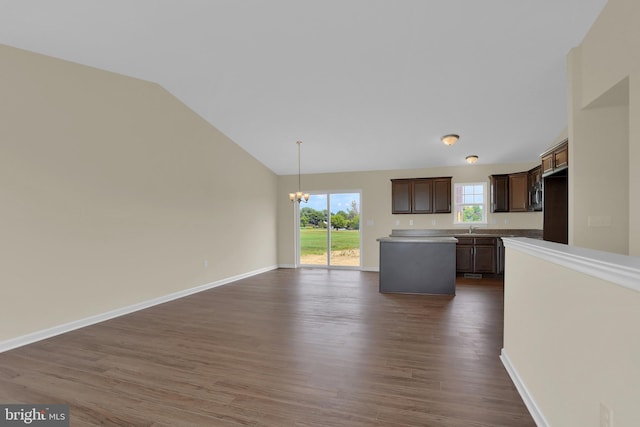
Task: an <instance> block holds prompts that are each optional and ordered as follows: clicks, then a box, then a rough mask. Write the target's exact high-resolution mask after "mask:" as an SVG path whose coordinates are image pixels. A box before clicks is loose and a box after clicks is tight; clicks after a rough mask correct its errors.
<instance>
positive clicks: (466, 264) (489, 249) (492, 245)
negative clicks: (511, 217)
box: [456, 237, 504, 274]
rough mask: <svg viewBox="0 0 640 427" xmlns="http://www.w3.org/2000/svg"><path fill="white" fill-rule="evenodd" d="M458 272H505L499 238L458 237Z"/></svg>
mask: <svg viewBox="0 0 640 427" xmlns="http://www.w3.org/2000/svg"><path fill="white" fill-rule="evenodd" d="M457 239H458V244H457V245H456V272H457V273H485V274H499V273H502V272H503V270H504V269H503V266H502V262H501V260H502V255H501V248H502V245H501V243H502V241H501V240H500V238H499V237H457Z"/></svg>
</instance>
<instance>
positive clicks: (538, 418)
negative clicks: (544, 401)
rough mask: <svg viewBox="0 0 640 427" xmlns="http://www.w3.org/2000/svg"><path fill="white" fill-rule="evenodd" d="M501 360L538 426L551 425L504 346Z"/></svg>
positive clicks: (547, 426)
mask: <svg viewBox="0 0 640 427" xmlns="http://www.w3.org/2000/svg"><path fill="white" fill-rule="evenodd" d="M500 360H501V361H502V364H503V365H504V367H505V369H506V370H507V372H508V373H509V376H510V377H511V381H513V384H514V385H515V386H516V389H517V390H518V393H520V397H522V400H523V402H524V404H525V405H526V407H527V409H528V410H529V413H530V414H531V417H532V418H533V421H535V423H536V425H537V426H538V427H549V423H548V422H547V420H546V419H545V418H544V415H543V414H542V411H541V410H540V408H539V407H538V405H537V404H536V402H535V400H534V399H533V396H531V394H530V393H529V390H527V387H526V386H525V385H524V383H523V382H522V379H521V378H520V376H519V375H518V372H517V371H516V369H515V367H514V366H513V365H512V364H511V360H510V359H509V356H508V355H507V351H506V350H505V349H504V348H503V349H502V351H501V353H500Z"/></svg>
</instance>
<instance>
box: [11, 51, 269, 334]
mask: <svg viewBox="0 0 640 427" xmlns="http://www.w3.org/2000/svg"><path fill="white" fill-rule="evenodd" d="M0 64H2V78H1V79H0V94H1V96H0V153H2V154H1V155H0V201H1V203H0V204H1V206H2V208H0V224H2V225H1V227H2V232H1V233H0V235H1V240H0V242H1V243H0V293H1V295H2V297H1V298H0V343H2V342H3V341H5V340H9V339H15V338H16V337H19V336H23V335H25V334H30V333H34V332H36V331H40V330H43V329H47V328H51V327H55V326H57V325H61V324H64V323H67V322H73V321H77V320H78V319H83V318H86V317H89V316H94V315H98V314H101V313H104V312H108V311H111V310H114V309H118V308H121V307H125V306H128V305H132V304H136V303H139V302H141V301H145V300H149V299H152V298H156V297H160V296H163V295H166V294H170V293H173V292H178V291H181V290H185V289H189V288H193V287H195V286H199V285H203V284H206V283H209V282H214V281H219V280H222V279H225V278H228V277H233V276H236V275H241V274H246V273H248V272H251V271H255V270H260V269H264V268H271V267H273V266H275V265H276V262H277V260H276V198H277V195H276V186H277V178H276V176H275V175H274V174H273V173H272V172H271V171H269V170H268V169H267V168H265V167H264V166H263V165H261V164H260V163H259V162H257V161H256V160H255V159H254V158H252V157H251V156H249V155H248V154H247V153H246V152H245V151H243V150H242V149H241V148H240V147H238V146H237V145H236V144H234V143H233V142H232V141H230V140H229V139H228V138H227V137H225V136H224V135H223V134H221V133H220V132H219V131H217V130H216V129H215V128H213V127H212V126H211V125H209V124H208V123H207V122H206V121H204V120H203V119H202V118H201V117H199V116H198V115H196V114H195V113H194V112H193V111H191V110H189V109H188V108H187V107H186V106H184V105H183V104H182V103H181V102H179V101H178V100H177V99H176V98H174V97H173V96H171V95H170V94H169V93H168V92H166V91H165V90H164V89H162V88H161V87H159V86H158V85H156V84H152V83H148V82H144V81H140V80H136V79H132V78H127V77H124V76H121V75H116V74H113V73H108V72H105V71H100V70H97V69H93V68H89V67H84V66H80V65H77V64H73V63H69V62H65V61H61V60H57V59H53V58H49V57H45V56H42V55H37V54H33V53H29V52H26V51H22V50H18V49H14V48H11V47H8V46H0ZM205 261H207V262H208V267H205Z"/></svg>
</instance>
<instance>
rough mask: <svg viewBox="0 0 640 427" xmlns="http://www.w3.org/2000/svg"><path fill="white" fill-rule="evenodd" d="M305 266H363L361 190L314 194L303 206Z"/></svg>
mask: <svg viewBox="0 0 640 427" xmlns="http://www.w3.org/2000/svg"><path fill="white" fill-rule="evenodd" d="M298 212H299V217H298V220H299V221H298V223H299V227H300V233H299V240H300V241H299V244H298V248H299V253H298V257H299V258H298V259H299V260H300V264H301V265H315V266H345V267H359V266H360V193H359V192H344V193H340V192H336V193H317V194H311V196H310V197H309V202H308V203H306V204H305V203H302V204H301V205H300V209H299V211H298Z"/></svg>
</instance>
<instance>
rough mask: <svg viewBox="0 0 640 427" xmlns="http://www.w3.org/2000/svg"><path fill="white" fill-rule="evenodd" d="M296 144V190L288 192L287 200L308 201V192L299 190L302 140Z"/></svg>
mask: <svg viewBox="0 0 640 427" xmlns="http://www.w3.org/2000/svg"><path fill="white" fill-rule="evenodd" d="M296 144H298V191H297V192H295V193H289V200H291V201H292V202H293V201H296V202H298V203H300V202H305V203H306V202H308V201H309V193H303V192H302V190H300V146H301V145H302V141H297V142H296Z"/></svg>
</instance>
